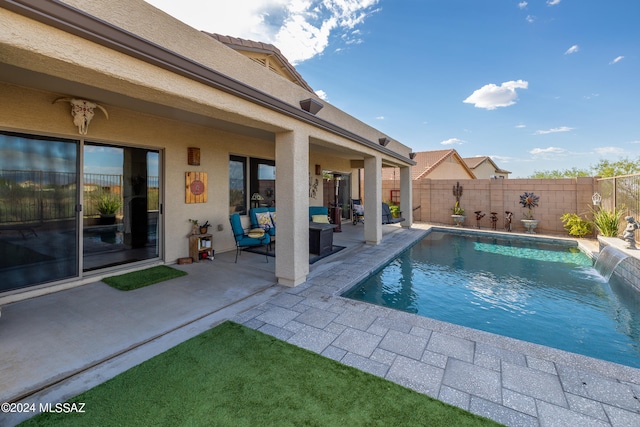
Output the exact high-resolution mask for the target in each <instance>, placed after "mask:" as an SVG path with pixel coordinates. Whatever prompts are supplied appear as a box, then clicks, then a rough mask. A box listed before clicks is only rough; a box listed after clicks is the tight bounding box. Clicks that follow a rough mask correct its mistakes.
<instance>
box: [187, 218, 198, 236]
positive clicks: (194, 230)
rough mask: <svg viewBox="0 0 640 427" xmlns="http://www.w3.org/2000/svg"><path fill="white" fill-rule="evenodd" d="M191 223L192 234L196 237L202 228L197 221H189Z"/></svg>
mask: <svg viewBox="0 0 640 427" xmlns="http://www.w3.org/2000/svg"><path fill="white" fill-rule="evenodd" d="M189 222H190V223H191V234H193V235H196V234H198V232H199V231H200V226H199V225H198V220H197V219H189Z"/></svg>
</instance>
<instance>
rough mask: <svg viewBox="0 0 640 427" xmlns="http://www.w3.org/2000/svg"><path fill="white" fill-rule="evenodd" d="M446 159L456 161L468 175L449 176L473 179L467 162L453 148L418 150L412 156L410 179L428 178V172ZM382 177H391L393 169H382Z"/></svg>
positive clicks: (386, 178)
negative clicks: (413, 163) (413, 164)
mask: <svg viewBox="0 0 640 427" xmlns="http://www.w3.org/2000/svg"><path fill="white" fill-rule="evenodd" d="M447 160H452V161H454V162H456V163H459V164H460V166H461V167H462V169H464V170H465V171H466V172H467V174H468V176H466V177H453V176H452V177H451V178H452V179H455V178H460V179H463V178H471V179H475V177H476V176H475V174H474V173H473V171H472V170H471V169H470V168H469V167H468V166H467V164H466V163H465V162H464V161H463V160H462V157H460V155H459V154H458V152H457V151H456V150H454V149H449V150H434V151H419V152H417V153H416V156H415V157H414V158H413V161H415V162H416V165H415V166H413V167H412V168H411V179H412V180H416V179H422V178H429V174H431V173H433V172H434V171H435V170H436V169H438V167H439V166H441V165H442V164H443V163H445V162H446V161H447ZM382 179H383V180H389V179H393V171H392V170H389V169H387V168H385V169H383V170H382Z"/></svg>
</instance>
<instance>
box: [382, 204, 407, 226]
mask: <svg viewBox="0 0 640 427" xmlns="http://www.w3.org/2000/svg"><path fill="white" fill-rule="evenodd" d="M400 215H402V212H400ZM402 221H404V218H394V217H393V215H391V209H390V208H389V205H388V204H386V203H384V202H382V223H383V224H397V223H399V222H402Z"/></svg>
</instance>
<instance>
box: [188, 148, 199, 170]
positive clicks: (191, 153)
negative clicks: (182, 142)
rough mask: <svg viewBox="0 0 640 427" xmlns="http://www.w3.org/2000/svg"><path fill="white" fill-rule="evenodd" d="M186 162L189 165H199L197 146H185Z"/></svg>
mask: <svg viewBox="0 0 640 427" xmlns="http://www.w3.org/2000/svg"><path fill="white" fill-rule="evenodd" d="M187 163H189V165H190V166H200V149H199V148H197V147H189V148H187Z"/></svg>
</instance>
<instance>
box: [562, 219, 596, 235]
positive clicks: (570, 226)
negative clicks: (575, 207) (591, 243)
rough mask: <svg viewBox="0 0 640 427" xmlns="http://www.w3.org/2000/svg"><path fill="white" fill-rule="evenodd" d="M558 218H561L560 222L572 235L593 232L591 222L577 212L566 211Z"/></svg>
mask: <svg viewBox="0 0 640 427" xmlns="http://www.w3.org/2000/svg"><path fill="white" fill-rule="evenodd" d="M560 219H561V220H562V224H564V229H565V230H567V232H568V233H569V234H570V235H572V236H576V237H584V236H586V235H589V234H591V233H593V224H592V223H591V222H590V221H588V220H586V219H584V218H581V217H580V215H578V214H575V213H566V214H564V215H562V217H560Z"/></svg>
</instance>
